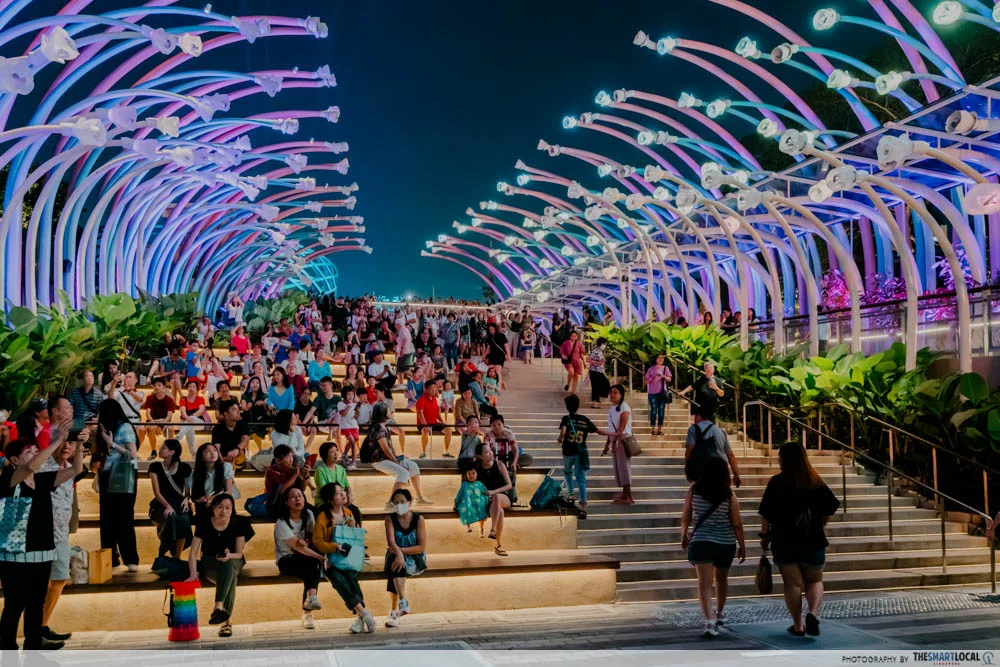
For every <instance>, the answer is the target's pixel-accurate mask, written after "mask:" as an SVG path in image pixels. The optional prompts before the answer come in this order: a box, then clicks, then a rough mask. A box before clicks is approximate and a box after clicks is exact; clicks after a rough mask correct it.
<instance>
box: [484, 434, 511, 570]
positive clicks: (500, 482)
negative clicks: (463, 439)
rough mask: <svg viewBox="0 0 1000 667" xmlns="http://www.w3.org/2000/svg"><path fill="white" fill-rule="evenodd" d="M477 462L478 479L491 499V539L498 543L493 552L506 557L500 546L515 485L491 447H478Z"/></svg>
mask: <svg viewBox="0 0 1000 667" xmlns="http://www.w3.org/2000/svg"><path fill="white" fill-rule="evenodd" d="M476 460H477V461H478V467H477V469H476V472H477V475H478V479H479V481H480V482H482V483H483V486H485V487H486V492H487V494H488V495H489V498H490V539H491V540H492V539H495V540H496V541H497V545H496V547H495V548H494V549H493V551H494V552H495V553H496V555H498V556H506V555H507V552H506V551H504V549H503V547H501V546H500V538H501V537H502V536H503V516H504V511H505V510H508V509H510V507H511V502H510V492H511V489H513V488H514V485H513V484H512V483H511V481H510V473H508V472H507V467H506V466H505V465H504V464H503V463H501V462H500V461H497V460H496V454H495V452H494V451H493V448H492V447H490V446H489V445H486V444H483V443H479V444H478V445H476Z"/></svg>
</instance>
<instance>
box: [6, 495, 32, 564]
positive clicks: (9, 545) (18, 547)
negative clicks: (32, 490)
mask: <svg viewBox="0 0 1000 667" xmlns="http://www.w3.org/2000/svg"><path fill="white" fill-rule="evenodd" d="M30 514H31V498H22V497H21V485H20V484H18V485H17V486H15V487H14V494H13V495H11V496H9V497H7V498H0V551H2V552H4V553H11V554H23V553H24V552H25V551H27V547H28V516H29V515H30Z"/></svg>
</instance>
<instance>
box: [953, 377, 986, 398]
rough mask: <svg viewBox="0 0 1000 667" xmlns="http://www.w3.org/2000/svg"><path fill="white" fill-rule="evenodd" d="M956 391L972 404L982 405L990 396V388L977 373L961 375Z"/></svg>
mask: <svg viewBox="0 0 1000 667" xmlns="http://www.w3.org/2000/svg"><path fill="white" fill-rule="evenodd" d="M958 390H959V392H961V394H962V396H964V397H965V398H966V399H967V400H969V401H970V402H972V403H982V402H983V401H985V400H986V398H987V397H988V396H989V395H990V387H989V385H987V384H986V380H985V379H983V376H982V375H979V374H978V373H962V378H961V379H960V380H959V383H958Z"/></svg>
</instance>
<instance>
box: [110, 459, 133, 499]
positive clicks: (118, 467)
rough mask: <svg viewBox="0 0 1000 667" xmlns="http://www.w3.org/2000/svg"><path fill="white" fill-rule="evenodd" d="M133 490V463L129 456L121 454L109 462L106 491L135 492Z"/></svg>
mask: <svg viewBox="0 0 1000 667" xmlns="http://www.w3.org/2000/svg"><path fill="white" fill-rule="evenodd" d="M135 491H136V489H135V464H134V462H133V461H132V458H131V457H129V456H126V455H125V454H122V455H120V456H118V457H116V458H115V460H114V461H113V462H112V463H111V474H110V475H109V477H108V493H135Z"/></svg>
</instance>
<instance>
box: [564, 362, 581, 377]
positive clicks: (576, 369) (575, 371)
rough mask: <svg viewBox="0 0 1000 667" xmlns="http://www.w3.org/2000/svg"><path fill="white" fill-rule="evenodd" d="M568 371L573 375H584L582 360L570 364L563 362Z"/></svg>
mask: <svg viewBox="0 0 1000 667" xmlns="http://www.w3.org/2000/svg"><path fill="white" fill-rule="evenodd" d="M563 367H564V368H565V369H566V372H567V373H570V374H571V375H583V362H582V361H571V362H570V363H568V364H563Z"/></svg>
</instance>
